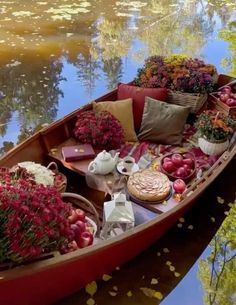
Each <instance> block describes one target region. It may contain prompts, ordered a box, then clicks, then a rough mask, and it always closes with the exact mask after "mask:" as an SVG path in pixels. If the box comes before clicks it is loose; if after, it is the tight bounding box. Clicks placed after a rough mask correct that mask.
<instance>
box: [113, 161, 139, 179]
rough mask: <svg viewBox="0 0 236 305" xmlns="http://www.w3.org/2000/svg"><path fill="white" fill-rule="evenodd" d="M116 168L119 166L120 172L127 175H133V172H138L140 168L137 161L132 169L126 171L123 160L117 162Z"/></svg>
mask: <svg viewBox="0 0 236 305" xmlns="http://www.w3.org/2000/svg"><path fill="white" fill-rule="evenodd" d="M116 168H117V170H118V172H119V173H120V174H122V175H126V176H129V175H131V174H133V173H135V172H137V171H138V170H139V166H138V164H137V163H134V165H133V167H132V169H131V171H129V172H126V171H125V168H124V166H123V161H121V162H119V163H117V165H116Z"/></svg>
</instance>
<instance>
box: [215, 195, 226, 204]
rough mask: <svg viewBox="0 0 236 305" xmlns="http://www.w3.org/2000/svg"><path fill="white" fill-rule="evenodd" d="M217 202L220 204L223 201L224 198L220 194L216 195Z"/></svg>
mask: <svg viewBox="0 0 236 305" xmlns="http://www.w3.org/2000/svg"><path fill="white" fill-rule="evenodd" d="M216 199H217V202H218V203H220V204H223V203H224V202H225V200H224V199H223V198H221V197H220V196H218V197H216Z"/></svg>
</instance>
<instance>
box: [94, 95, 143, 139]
mask: <svg viewBox="0 0 236 305" xmlns="http://www.w3.org/2000/svg"><path fill="white" fill-rule="evenodd" d="M93 110H94V111H95V112H99V111H109V112H110V113H111V114H112V115H114V117H115V118H117V119H118V120H119V121H120V123H121V125H122V127H123V129H124V134H125V140H126V141H130V142H136V141H138V139H137V136H136V133H135V130H134V120H133V101H132V99H131V98H129V99H126V100H121V101H105V102H98V103H95V102H94V103H93Z"/></svg>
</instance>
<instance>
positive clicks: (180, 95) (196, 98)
mask: <svg viewBox="0 0 236 305" xmlns="http://www.w3.org/2000/svg"><path fill="white" fill-rule="evenodd" d="M168 94H169V97H168V100H167V101H168V102H169V103H170V104H176V105H180V106H186V107H190V108H191V110H190V112H191V113H197V112H198V111H199V110H200V109H201V108H202V107H203V105H204V104H205V102H206V100H207V94H200V93H185V92H180V91H172V90H168Z"/></svg>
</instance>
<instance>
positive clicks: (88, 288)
mask: <svg viewBox="0 0 236 305" xmlns="http://www.w3.org/2000/svg"><path fill="white" fill-rule="evenodd" d="M97 289H98V287H97V283H96V282H95V281H92V282H91V283H89V284H87V285H86V287H85V291H86V292H87V293H88V294H90V295H91V296H93V295H94V294H95V293H96V291H97Z"/></svg>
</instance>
